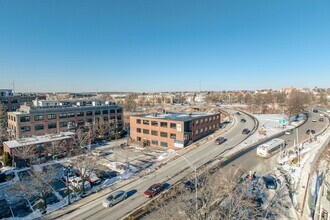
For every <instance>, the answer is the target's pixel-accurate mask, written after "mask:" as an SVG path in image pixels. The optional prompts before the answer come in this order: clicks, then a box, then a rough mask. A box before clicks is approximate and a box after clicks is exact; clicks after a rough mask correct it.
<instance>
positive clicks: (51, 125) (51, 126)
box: [48, 123, 56, 129]
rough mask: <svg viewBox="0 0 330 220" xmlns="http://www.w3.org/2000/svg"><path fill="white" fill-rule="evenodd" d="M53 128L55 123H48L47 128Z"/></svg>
mask: <svg viewBox="0 0 330 220" xmlns="http://www.w3.org/2000/svg"><path fill="white" fill-rule="evenodd" d="M53 128H56V123H49V124H48V129H53Z"/></svg>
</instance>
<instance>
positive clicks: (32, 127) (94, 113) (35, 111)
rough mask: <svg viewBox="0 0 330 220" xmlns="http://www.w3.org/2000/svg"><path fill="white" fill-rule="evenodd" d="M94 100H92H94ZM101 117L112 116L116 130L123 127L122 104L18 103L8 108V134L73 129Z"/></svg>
mask: <svg viewBox="0 0 330 220" xmlns="http://www.w3.org/2000/svg"><path fill="white" fill-rule="evenodd" d="M94 104H95V103H94ZM100 119H103V120H104V121H108V120H114V121H115V123H116V126H117V130H118V131H119V130H122V129H123V108H122V107H121V106H117V105H108V104H99V105H97V104H95V105H85V106H68V105H67V106H62V105H59V106H37V107H29V106H21V108H20V109H19V110H18V111H16V112H8V129H9V133H10V136H11V138H13V139H20V138H22V137H31V136H34V135H44V134H52V133H60V132H63V131H69V130H74V129H75V128H77V127H83V126H85V125H88V124H94V123H95V122H97V121H99V120H100Z"/></svg>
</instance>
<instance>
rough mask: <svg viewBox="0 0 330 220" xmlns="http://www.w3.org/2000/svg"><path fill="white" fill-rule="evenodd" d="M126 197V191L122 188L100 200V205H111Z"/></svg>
mask: <svg viewBox="0 0 330 220" xmlns="http://www.w3.org/2000/svg"><path fill="white" fill-rule="evenodd" d="M126 198H127V193H126V192H125V191H123V190H119V191H116V192H113V193H111V194H110V195H109V196H108V197H107V198H105V199H104V200H103V202H102V205H103V206H104V207H106V208H108V207H111V206H113V205H115V204H117V203H119V202H121V201H123V200H125V199H126Z"/></svg>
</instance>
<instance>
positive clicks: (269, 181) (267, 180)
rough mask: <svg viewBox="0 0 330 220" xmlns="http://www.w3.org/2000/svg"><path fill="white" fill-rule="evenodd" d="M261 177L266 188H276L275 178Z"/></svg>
mask: <svg viewBox="0 0 330 220" xmlns="http://www.w3.org/2000/svg"><path fill="white" fill-rule="evenodd" d="M262 178H263V180H264V182H265V186H266V188H267V189H276V188H277V183H276V179H275V178H274V177H272V176H264V177H262Z"/></svg>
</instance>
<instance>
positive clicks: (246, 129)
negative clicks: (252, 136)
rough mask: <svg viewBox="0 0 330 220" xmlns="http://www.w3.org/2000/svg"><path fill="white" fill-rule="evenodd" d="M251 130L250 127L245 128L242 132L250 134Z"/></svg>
mask: <svg viewBox="0 0 330 220" xmlns="http://www.w3.org/2000/svg"><path fill="white" fill-rule="evenodd" d="M250 132H251V131H250V130H249V129H248V128H244V129H243V131H242V134H248V133H250Z"/></svg>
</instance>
